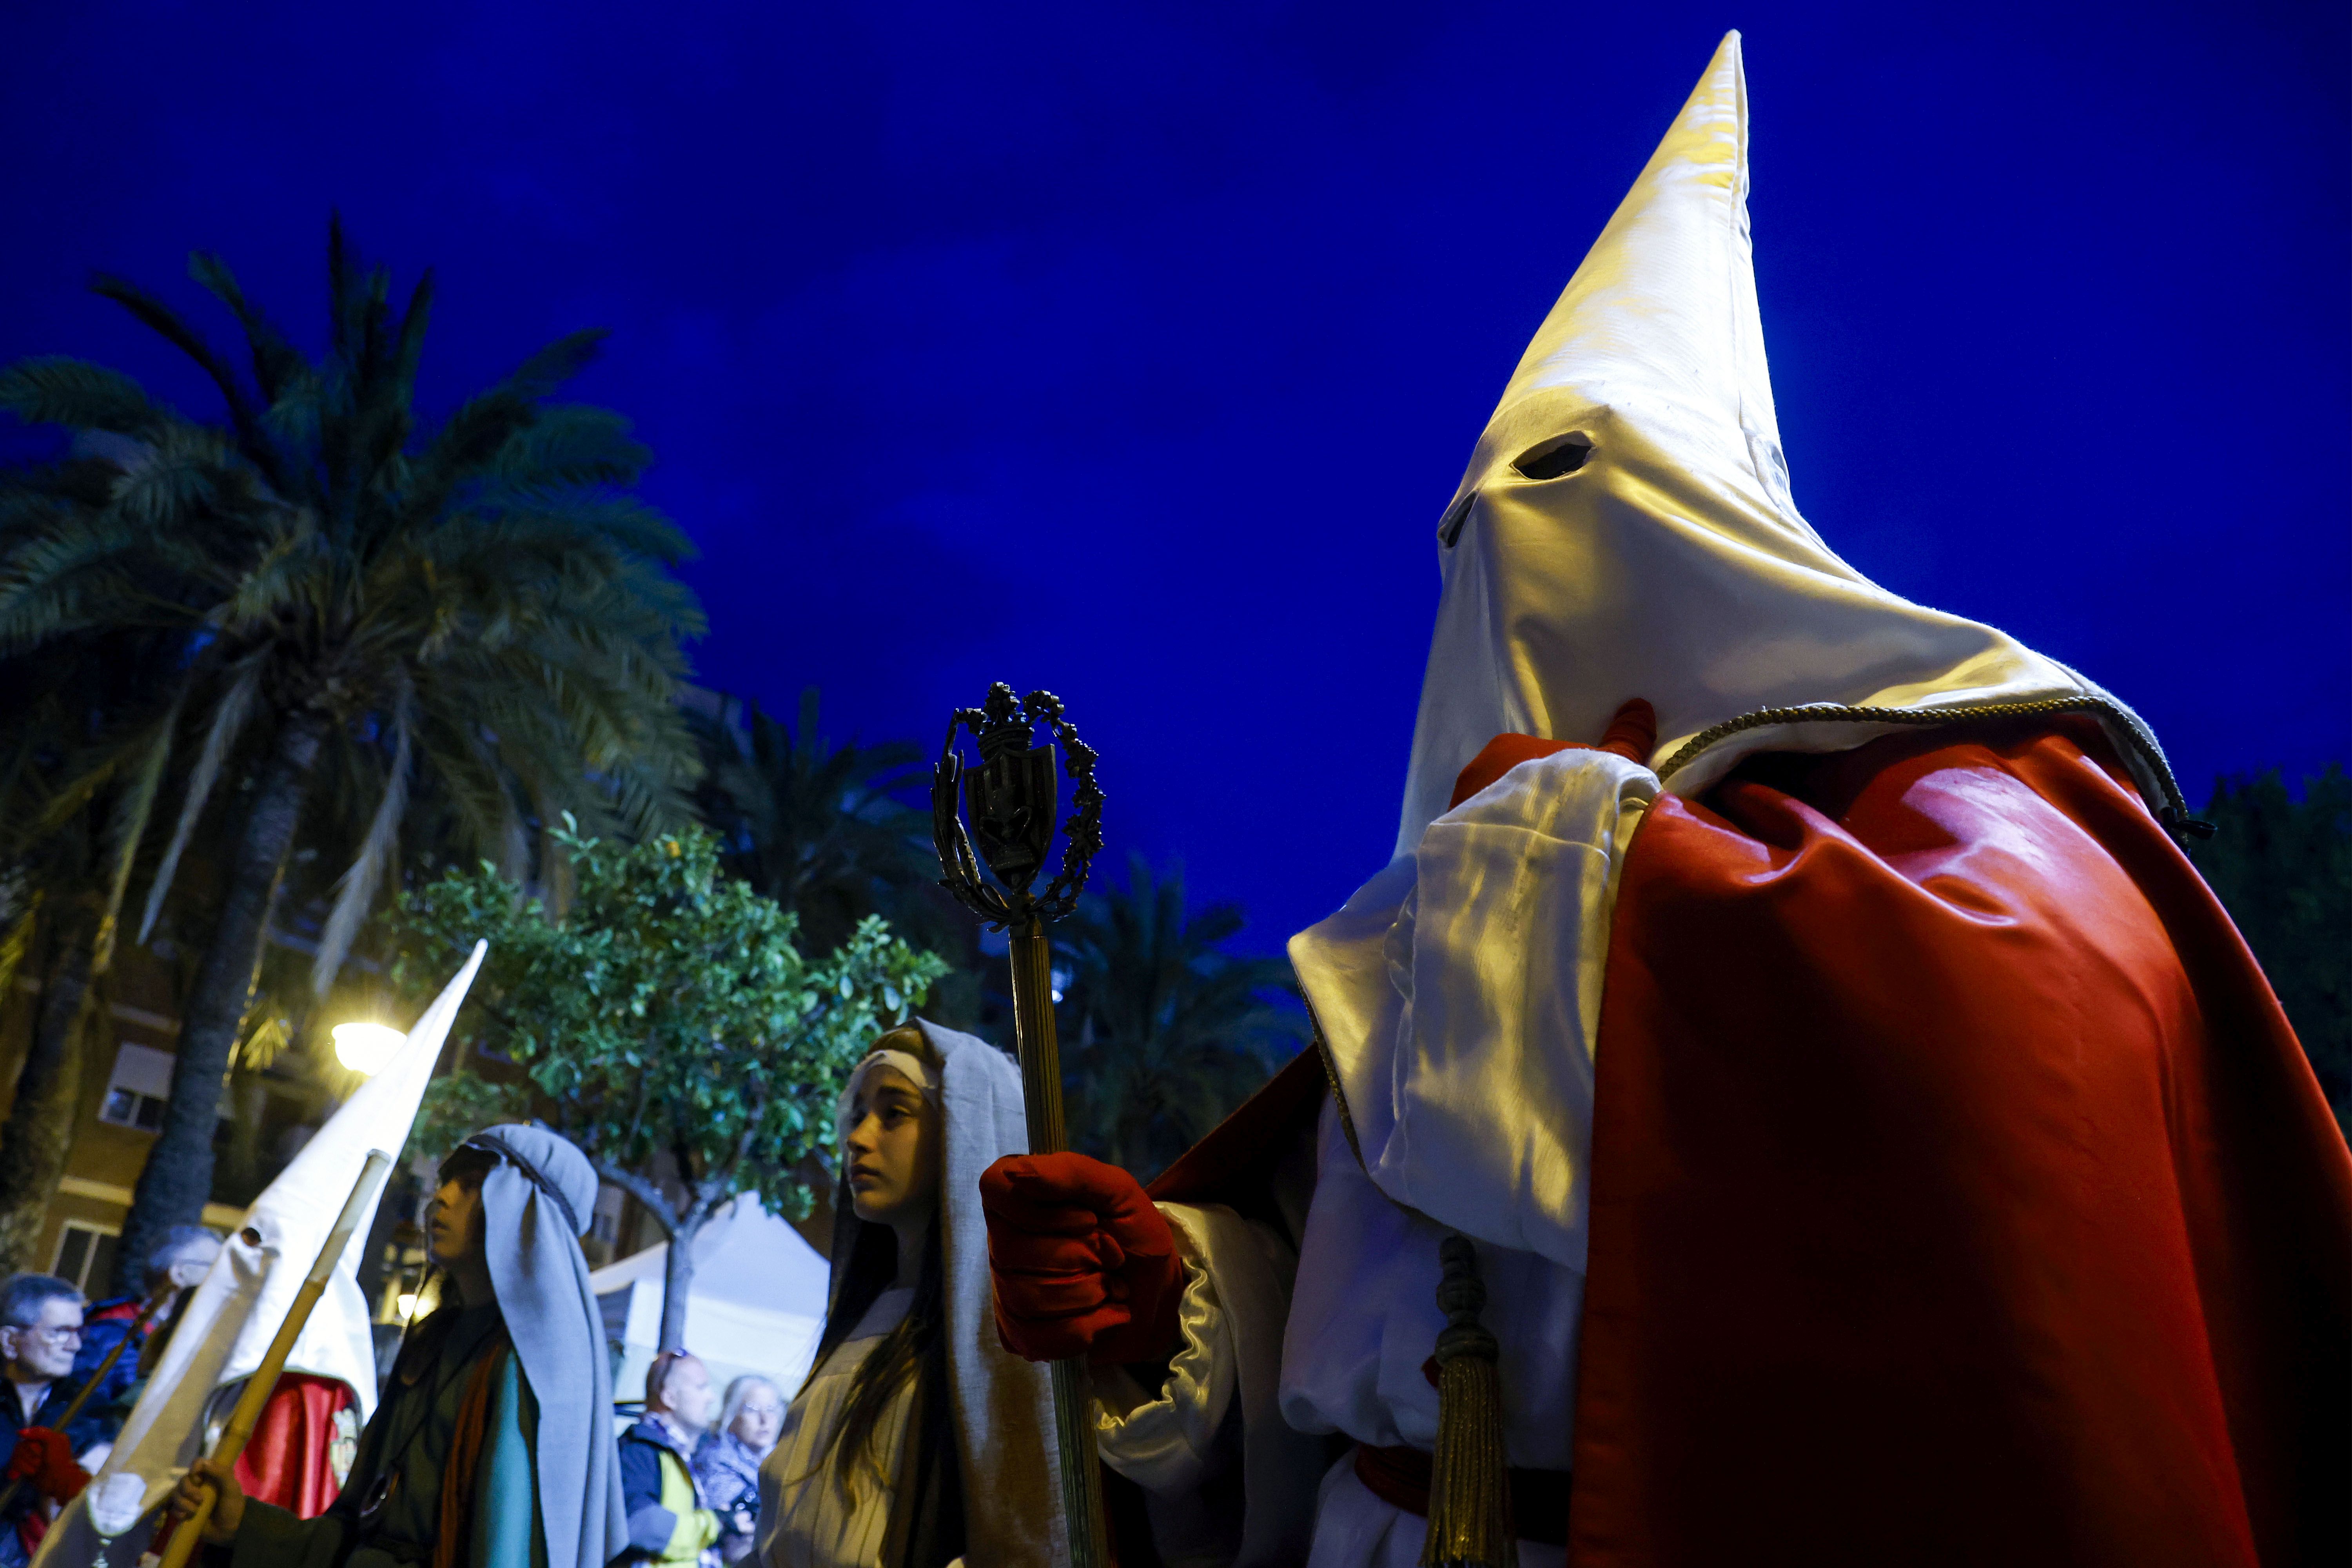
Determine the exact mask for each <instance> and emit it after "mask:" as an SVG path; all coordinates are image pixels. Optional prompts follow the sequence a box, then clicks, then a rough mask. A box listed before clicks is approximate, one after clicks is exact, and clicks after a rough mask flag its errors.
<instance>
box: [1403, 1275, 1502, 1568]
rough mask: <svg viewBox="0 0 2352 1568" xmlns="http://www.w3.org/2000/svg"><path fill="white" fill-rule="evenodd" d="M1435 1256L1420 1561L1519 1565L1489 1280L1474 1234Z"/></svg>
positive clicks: (1456, 1566)
mask: <svg viewBox="0 0 2352 1568" xmlns="http://www.w3.org/2000/svg"><path fill="white" fill-rule="evenodd" d="M1437 1258H1438V1262H1439V1264H1440V1266H1441V1267H1442V1268H1443V1269H1444V1274H1443V1275H1442V1276H1441V1278H1440V1279H1438V1282H1437V1305H1438V1308H1439V1310H1442V1311H1443V1312H1444V1314H1445V1327H1444V1329H1443V1330H1442V1331H1439V1333H1438V1336H1437V1357H1436V1360H1437V1455H1436V1458H1434V1459H1433V1461H1432V1463H1431V1466H1430V1478H1429V1533H1428V1535H1427V1537H1426V1538H1425V1539H1424V1540H1423V1542H1422V1547H1421V1568H1516V1565H1517V1562H1518V1542H1517V1541H1515V1540H1514V1539H1513V1538H1512V1532H1511V1491H1510V1468H1509V1460H1508V1458H1507V1456H1506V1454H1505V1453H1504V1450H1503V1405H1502V1389H1501V1384H1500V1379H1499V1377H1498V1375H1497V1373H1496V1369H1495V1358H1496V1351H1497V1349H1498V1347H1497V1345H1496V1342H1495V1336H1494V1335H1493V1334H1490V1333H1488V1332H1487V1331H1486V1328H1485V1327H1484V1326H1483V1325H1482V1324H1480V1322H1479V1321H1478V1314H1479V1313H1480V1312H1482V1311H1484V1310H1486V1286H1485V1285H1484V1284H1483V1283H1482V1282H1480V1280H1479V1279H1478V1254H1477V1252H1476V1251H1475V1249H1474V1248H1473V1247H1471V1245H1470V1242H1469V1240H1468V1238H1466V1237H1459V1236H1449V1237H1446V1238H1445V1239H1444V1242H1442V1243H1440V1244H1439V1246H1438V1249H1437Z"/></svg>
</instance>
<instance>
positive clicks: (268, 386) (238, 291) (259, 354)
mask: <svg viewBox="0 0 2352 1568" xmlns="http://www.w3.org/2000/svg"><path fill="white" fill-rule="evenodd" d="M188 276H189V277H191V278H194V279H195V280H196V281H197V282H198V283H200V284H202V285H204V287H205V289H206V290H207V291H208V292H210V293H211V294H212V296H213V298H215V299H216V300H219V301H220V302H221V303H222V304H224V305H226V306H227V307H228V308H229V310H230V312H231V313H232V314H233V315H235V316H236V322H237V325H238V326H240V327H242V328H244V329H245V341H246V345H247V349H248V350H249V351H250V353H252V355H253V379H254V384H255V385H257V386H258V387H259V388H260V389H261V397H262V401H263V402H264V403H266V404H272V405H274V404H276V403H277V402H278V399H279V398H280V397H283V396H284V395H286V389H287V388H288V387H289V386H290V385H291V384H293V383H294V381H295V379H296V378H297V377H299V376H300V375H301V374H304V373H305V372H306V371H308V370H309V369H310V366H309V364H308V363H307V362H305V361H304V359H303V358H302V353H301V351H300V350H299V349H297V348H296V347H295V346H294V345H293V344H292V343H290V342H287V340H286V334H285V333H283V332H281V331H278V327H277V325H276V323H274V322H272V321H270V320H269V318H268V317H267V316H265V315H263V314H262V313H261V312H260V311H259V310H256V309H255V308H254V306H253V304H252V302H251V301H250V300H247V299H246V297H245V290H244V289H242V288H240V287H239V286H238V284H237V281H236V274H234V273H232V272H231V271H229V269H228V263H227V262H226V261H223V260H222V259H221V258H219V257H217V256H215V255H214V254H213V253H212V252H211V251H208V250H199V251H197V252H196V253H195V254H194V255H193V256H191V257H189V258H188Z"/></svg>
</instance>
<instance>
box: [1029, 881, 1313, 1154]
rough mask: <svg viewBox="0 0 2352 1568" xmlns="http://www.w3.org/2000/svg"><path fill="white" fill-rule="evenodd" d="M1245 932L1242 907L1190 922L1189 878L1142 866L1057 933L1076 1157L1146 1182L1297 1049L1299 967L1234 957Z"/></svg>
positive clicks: (1212, 909) (1090, 900)
mask: <svg viewBox="0 0 2352 1568" xmlns="http://www.w3.org/2000/svg"><path fill="white" fill-rule="evenodd" d="M1241 929H1242V911H1241V908H1240V906H1239V905H1236V904H1212V905H1210V906H1208V907H1207V908H1206V909H1203V910H1200V911H1198V912H1197V913H1194V914H1190V915H1188V914H1187V913H1186V912H1185V909H1184V872H1183V868H1182V867H1181V865H1180V866H1173V867H1171V868H1169V870H1168V871H1167V873H1166V874H1165V875H1163V876H1160V877H1159V878H1156V879H1155V878H1154V877H1153V875H1152V872H1151V868H1150V866H1149V865H1147V864H1146V863H1145V862H1144V860H1143V858H1141V857H1140V856H1135V857H1131V858H1130V859H1129V871H1128V885H1127V887H1126V888H1124V889H1119V888H1118V887H1116V886H1113V887H1112V888H1110V889H1108V890H1106V891H1103V892H1099V893H1090V894H1088V895H1087V897H1086V898H1085V899H1084V900H1081V901H1080V902H1079V905H1078V908H1077V910H1076V912H1075V913H1074V914H1072V915H1071V917H1070V918H1069V919H1068V920H1066V921H1063V922H1062V923H1061V924H1060V925H1058V926H1055V928H1054V945H1055V963H1056V966H1057V967H1058V968H1062V970H1063V973H1064V974H1065V976H1066V978H1065V979H1064V980H1063V981H1062V982H1061V991H1062V1004H1061V1006H1060V1009H1059V1011H1058V1016H1057V1017H1056V1020H1055V1023H1056V1027H1057V1030H1058V1032H1059V1034H1060V1036H1061V1046H1062V1079H1063V1096H1064V1100H1065V1103H1066V1106H1067V1107H1068V1119H1069V1121H1068V1125H1069V1139H1070V1146H1071V1147H1072V1148H1074V1149H1076V1150H1078V1151H1079V1152H1082V1153H1087V1154H1092V1155H1094V1156H1095V1157H1096V1158H1097V1159H1102V1160H1108V1161H1109V1162H1110V1163H1113V1164H1115V1165H1123V1166H1125V1167H1126V1168H1127V1169H1128V1170H1129V1171H1130V1172H1132V1173H1135V1175H1136V1176H1137V1177H1138V1178H1139V1179H1141V1180H1145V1181H1149V1180H1150V1178H1151V1177H1153V1176H1154V1175H1157V1174H1158V1173H1160V1171H1161V1170H1162V1169H1164V1168H1165V1167H1166V1166H1167V1164H1168V1163H1169V1162H1171V1160H1173V1159H1175V1158H1176V1156H1177V1155H1179V1154H1181V1153H1182V1152H1184V1151H1185V1150H1186V1149H1188V1148H1190V1147H1191V1146H1192V1144H1193V1143H1194V1142H1197V1141H1198V1140H1199V1139H1200V1137H1201V1136H1202V1134H1203V1133H1205V1132H1207V1131H1209V1130H1210V1129H1211V1128H1213V1127H1214V1126H1215V1125H1216V1124H1217V1123H1218V1122H1219V1121H1222V1120H1223V1118H1224V1116H1225V1114H1226V1113H1227V1112H1229V1111H1231V1110H1233V1109H1234V1107H1235V1106H1237V1105H1239V1104H1240V1103H1241V1102H1242V1101H1243V1100H1244V1099H1246V1098H1247V1097H1248V1096H1249V1094H1250V1093H1251V1091H1252V1090H1254V1089H1256V1088H1257V1087H1258V1086H1259V1085H1260V1084H1262V1083H1264V1082H1265V1080H1266V1079H1267V1078H1268V1077H1269V1076H1271V1075H1272V1073H1273V1072H1274V1070H1275V1069H1276V1068H1279V1067H1280V1066H1281V1065H1282V1064H1283V1063H1284V1062H1285V1061H1286V1060H1288V1059H1289V1058H1290V1057H1291V1056H1293V1055H1294V1054H1295V1053H1296V1052H1297V1050H1298V1047H1299V1045H1300V1043H1301V1041H1302V1040H1303V1039H1304V1038H1305V1036H1306V1018H1305V1016H1304V1014H1303V1013H1301V1012H1299V1011H1298V1010H1297V1009H1294V1008H1288V1007H1285V1006H1283V1005H1281V1000H1282V999H1283V998H1285V997H1289V996H1295V995H1296V994H1297V982H1296V981H1295V980H1294V979H1293V978H1292V975H1291V973H1290V965H1289V964H1288V963H1285V962H1283V961H1282V960H1280V959H1275V958H1252V957H1247V956H1244V955H1242V954H1237V953H1229V952H1224V951H1223V946H1224V944H1225V943H1226V942H1229V941H1231V940H1232V939H1233V938H1234V936H1235V935H1236V934H1237V933H1238V932H1239V931H1241Z"/></svg>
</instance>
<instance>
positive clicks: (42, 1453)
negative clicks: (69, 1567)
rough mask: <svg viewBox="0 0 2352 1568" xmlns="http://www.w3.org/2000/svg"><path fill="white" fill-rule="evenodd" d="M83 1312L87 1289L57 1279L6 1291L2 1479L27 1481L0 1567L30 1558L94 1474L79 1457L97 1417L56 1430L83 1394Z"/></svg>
mask: <svg viewBox="0 0 2352 1568" xmlns="http://www.w3.org/2000/svg"><path fill="white" fill-rule="evenodd" d="M82 1308H83V1302H82V1295H81V1292H80V1291H79V1290H77V1289H74V1288H73V1286H72V1285H71V1284H70V1283H68V1281H66V1280H63V1279H58V1278H57V1277H56V1276H55V1275H50V1274H18V1275H16V1276H14V1277H13V1278H11V1279H9V1280H8V1282H7V1284H6V1285H5V1286H0V1373H5V1374H6V1377H5V1387H0V1400H5V1402H6V1405H5V1408H0V1415H5V1417H6V1419H7V1426H6V1429H5V1437H0V1441H5V1447H0V1477H5V1480H6V1481H21V1482H23V1483H25V1484H23V1485H21V1486H18V1487H16V1488H15V1492H16V1496H15V1497H14V1498H13V1499H11V1500H10V1501H9V1503H8V1508H7V1511H6V1513H5V1514H0V1564H4V1565H6V1568H15V1565H16V1564H19V1563H26V1562H29V1561H31V1559H32V1555H33V1552H34V1550H35V1548H37V1547H38V1546H39V1545H40V1543H41V1536H42V1534H43V1532H44V1531H46V1530H47V1527H48V1521H49V1519H50V1516H51V1506H52V1505H53V1504H56V1503H61V1502H70V1501H72V1500H73V1499H74V1498H75V1497H77V1496H79V1494H80V1492H81V1489H82V1487H83V1486H84V1485H85V1484H86V1483H87V1482H88V1481H89V1473H88V1472H87V1471H86V1470H84V1469H83V1468H82V1467H81V1466H80V1465H79V1464H77V1463H76V1462H75V1460H74V1455H75V1452H76V1451H77V1449H79V1448H82V1447H88V1446H89V1445H90V1444H92V1443H94V1442H97V1441H99V1440H100V1438H101V1437H102V1436H104V1434H103V1431H102V1430H101V1429H100V1426H99V1423H98V1418H97V1415H96V1413H95V1412H93V1413H92V1414H91V1415H86V1416H84V1417H82V1418H81V1419H80V1420H79V1421H76V1422H74V1423H73V1424H72V1425H71V1426H69V1427H68V1429H67V1430H66V1431H65V1432H62V1433H60V1432H58V1430H56V1426H57V1424H60V1423H62V1422H63V1421H64V1419H65V1415H66V1412H67V1410H68V1407H69V1406H70V1405H72V1404H73V1403H74V1395H76V1394H79V1393H80V1392H81V1384H79V1382H78V1381H77V1380H75V1378H74V1376H73V1370H74V1354H75V1352H77V1351H79V1349H80V1348H81V1325H82Z"/></svg>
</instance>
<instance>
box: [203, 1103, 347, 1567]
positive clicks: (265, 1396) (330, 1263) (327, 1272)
mask: <svg viewBox="0 0 2352 1568" xmlns="http://www.w3.org/2000/svg"><path fill="white" fill-rule="evenodd" d="M391 1170H392V1156H391V1155H389V1154H387V1153H385V1152H383V1150H381V1149H371V1150H369V1151H368V1157H367V1163H365V1164H363V1165H362V1166H361V1167H360V1179H359V1181H358V1183H357V1184H354V1185H353V1186H352V1195H351V1196H350V1197H348V1198H345V1199H344V1200H343V1212H342V1213H341V1215H337V1216H336V1219H335V1228H334V1229H332V1230H331V1231H329V1232H328V1233H327V1245H326V1246H324V1247H320V1249H319V1258H318V1261H317V1262H315V1263H313V1264H311V1265H310V1273H309V1274H307V1275H305V1276H304V1277H303V1279H302V1288H301V1289H299V1290H297V1291H295V1292H294V1305H293V1306H292V1307H291V1308H289V1310H287V1313H286V1321H284V1322H282V1323H280V1324H278V1337H277V1338H276V1339H273V1340H271V1341H270V1342H269V1350H268V1353H267V1354H265V1355H264V1356H263V1357H262V1358H261V1364H260V1365H259V1366H257V1367H256V1368H254V1369H253V1375H252V1376H251V1377H249V1378H247V1379H246V1383H245V1392H244V1393H243V1394H239V1395H238V1396H237V1401H236V1409H235V1410H234V1411H232V1412H231V1413H230V1415H229V1418H228V1426H227V1427H226V1430H224V1431H223V1432H222V1433H221V1435H220V1441H219V1442H217V1443H215V1444H214V1445H213V1451H212V1452H211V1454H209V1455H207V1456H206V1457H207V1458H210V1459H211V1460H212V1461H213V1462H214V1463H215V1465H219V1466H223V1467H226V1466H230V1465H234V1464H236V1461H237V1457H238V1456H239V1455H241V1454H243V1453H244V1452H245V1446H246V1444H247V1442H249V1441H251V1440H252V1437H253V1428H254V1426H255V1424H256V1423H257V1422H258V1421H259V1420H260V1419H261V1407H262V1406H263V1405H267V1404H268V1403H269V1396H270V1394H273V1393H275V1392H276V1391H277V1388H278V1373H282V1372H284V1371H285V1370H286V1358H287V1357H288V1356H289V1355H291V1354H292V1353H293V1352H294V1342H295V1340H296V1339H297V1338H299V1336H300V1335H301V1332H302V1325H303V1324H305V1323H307V1322H309V1321H310V1310H311V1309H312V1308H314V1307H316V1306H317V1305H318V1304H319V1298H320V1297H321V1296H323V1295H325V1294H326V1293H327V1281H328V1280H330V1279H332V1278H334V1273H335V1265H336V1263H338V1262H339V1261H341V1258H342V1256H343V1249H344V1248H345V1247H349V1246H350V1245H351V1242H352V1232H353V1231H355V1230H357V1229H358V1228H359V1224H360V1215H362V1214H363V1213H365V1212H366V1210H367V1206H368V1205H369V1203H370V1202H372V1201H373V1199H374V1197H375V1194H376V1189H377V1188H378V1187H379V1186H381V1185H382V1184H383V1178H384V1176H385V1175H386V1174H387V1173H389V1172H390V1171H391ZM219 1498H220V1492H219V1491H218V1490H217V1489H210V1490H207V1491H206V1492H205V1500H204V1501H203V1502H201V1503H198V1504H197V1505H196V1511H195V1512H194V1513H192V1514H190V1515H189V1516H188V1517H187V1518H185V1519H184V1520H182V1521H180V1522H179V1523H178V1524H177V1525H176V1526H174V1527H173V1531H172V1540H171V1543H170V1544H169V1545H167V1546H165V1547H164V1548H163V1568H187V1564H188V1558H189V1556H190V1555H191V1554H192V1553H193V1552H194V1551H195V1549H196V1542H198V1541H199V1540H201V1539H202V1538H203V1536H204V1532H205V1523H206V1522H207V1521H210V1520H211V1518H212V1516H213V1504H214V1503H215V1501H217V1500H219Z"/></svg>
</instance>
